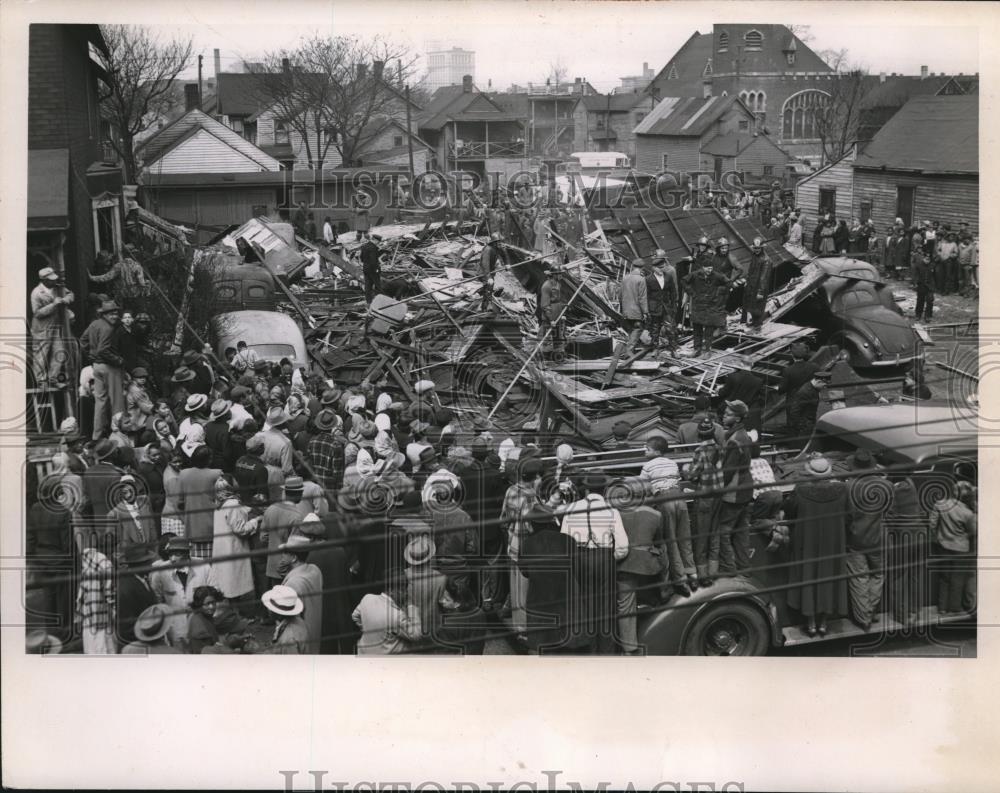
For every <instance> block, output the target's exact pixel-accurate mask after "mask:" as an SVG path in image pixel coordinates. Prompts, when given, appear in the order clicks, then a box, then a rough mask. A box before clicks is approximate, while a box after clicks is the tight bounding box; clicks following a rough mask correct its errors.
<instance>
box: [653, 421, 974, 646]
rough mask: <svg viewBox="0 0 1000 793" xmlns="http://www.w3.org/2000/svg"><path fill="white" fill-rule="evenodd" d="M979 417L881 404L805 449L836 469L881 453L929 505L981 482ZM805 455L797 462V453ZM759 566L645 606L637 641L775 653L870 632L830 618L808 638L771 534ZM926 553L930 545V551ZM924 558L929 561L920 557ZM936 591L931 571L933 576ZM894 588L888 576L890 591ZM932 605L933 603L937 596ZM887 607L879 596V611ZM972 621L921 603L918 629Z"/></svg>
mask: <svg viewBox="0 0 1000 793" xmlns="http://www.w3.org/2000/svg"><path fill="white" fill-rule="evenodd" d="M977 424H978V420H977V414H976V413H975V412H974V411H972V410H971V409H963V408H958V407H955V406H952V405H925V404H921V403H916V404H908V405H879V406H871V407H856V408H840V409H838V410H832V411H830V412H829V413H826V414H824V415H823V416H821V417H820V418H819V420H818V421H817V424H816V430H815V432H814V434H813V436H812V438H811V440H810V442H809V444H808V445H807V447H806V453H809V452H812V451H822V452H823V453H824V454H827V455H829V456H830V457H831V458H832V461H833V462H834V467H835V470H841V471H843V470H846V469H845V468H844V467H842V466H841V465H840V463H841V462H842V461H843V460H844V459H845V458H846V456H847V455H848V454H850V453H851V452H853V451H854V450H856V449H859V448H863V449H867V450H869V451H870V452H872V453H873V454H876V455H877V457H878V459H879V461H880V463H881V465H882V467H883V469H884V470H886V471H887V472H888V473H889V474H891V475H894V474H903V473H905V475H906V476H908V477H910V478H911V479H912V480H913V481H914V484H915V486H916V488H917V494H918V499H919V502H920V504H921V505H922V507H923V508H924V509H925V510H926V509H927V508H929V506H930V505H931V504H932V503H933V502H934V501H935V500H937V499H938V498H941V497H942V496H943V495H944V494H946V493H947V492H949V489H950V487H951V485H952V484H953V482H954V481H955V480H956V479H958V478H964V479H966V480H968V481H972V482H975V481H976V475H977V474H976V471H977V469H976V456H977V444H978V434H977ZM799 459H801V458H799ZM795 462H796V461H794V460H793V461H792V464H791V465H786V464H781V463H776V464H775V465H774V468H775V473H776V481H777V483H778V484H779V486H781V483H782V482H784V485H783V486H782V489H791V487H792V484H791V483H792V482H793V481H794V479H796V478H798V476H797V474H798V472H799V471H800V469H799V468H798V467H797V465H796V464H795ZM751 542H752V559H753V570H752V571H751V572H750V573H748V574H746V575H740V576H736V577H732V578H719V579H716V581H715V582H714V583H713V584H712V585H711V586H709V587H704V588H700V589H698V590H696V591H695V592H694V593H693V594H691V595H690V596H688V597H681V596H678V595H672V596H671V597H670V598H668V599H667V600H665V601H663V602H661V603H659V604H657V605H652V606H645V607H643V606H640V623H639V641H640V643H641V644H642V645H644V646H645V649H646V652H647V653H648V654H650V655H763V654H765V653H766V652H767V651H768V650H769V649H771V648H774V647H782V646H788V645H793V644H805V643H808V642H815V641H823V640H830V639H837V638H845V637H849V636H860V635H864V631H862V630H861V628H860V627H858V626H856V625H855V624H854V623H853V622H851V621H849V620H847V619H838V620H833V621H831V623H830V629H829V632H828V633H827V635H826V636H825V637H819V636H817V637H809V636H807V635H806V634H805V632H804V631H802V630H801V629H800V628H799V627H798V626H797V625H795V624H794V623H793V620H792V617H791V615H790V614H789V610H788V608H787V606H786V602H785V600H786V598H785V594H786V592H787V589H788V587H787V582H786V581H785V580H784V577H785V575H786V569H787V568H786V567H783V566H782V565H781V564H778V563H775V562H774V560H773V558H769V557H772V556H773V554H771V553H770V552H769V551H767V550H766V548H765V546H766V544H767V538H764V537H761V536H760V535H756V534H754V535H752V537H751ZM924 550H925V551H926V548H925V549H924ZM923 561H924V563H925V562H926V558H924V560H923ZM929 580H930V581H931V584H932V585H931V586H929V587H927V590H928V594H931V593H932V592H933V583H934V581H933V576H930V577H929ZM890 589H891V586H890V583H889V580H888V578H887V582H886V588H885V591H886V592H887V593H888V592H889V591H890ZM926 602H935V601H932V600H929V601H926ZM884 608H885V601H884V600H883V606H882V609H884ZM962 619H967V618H966V617H961V616H956V615H948V616H941V615H938V613H937V608H936V606H924V607H923V608H922V610H921V612H920V616H919V619H918V623H919V624H920V625H935V624H938V623H944V622H956V621H960V620H962ZM903 627H904V626H902V625H900V624H899V623H897V622H896V621H895V619H893V617H892V615H891V614H889V613H883V614H882V619H881V622H880V623H879V624H878V625H876V627H875V628H874V629H873V631H876V630H877V631H894V630H900V629H902V628H903Z"/></svg>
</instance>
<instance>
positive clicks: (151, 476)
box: [137, 443, 167, 528]
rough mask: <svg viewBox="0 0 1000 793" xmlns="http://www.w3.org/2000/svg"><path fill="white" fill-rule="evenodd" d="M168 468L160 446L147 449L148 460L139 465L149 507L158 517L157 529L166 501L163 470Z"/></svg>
mask: <svg viewBox="0 0 1000 793" xmlns="http://www.w3.org/2000/svg"><path fill="white" fill-rule="evenodd" d="M166 467H167V459H166V457H164V456H163V449H162V448H160V446H159V444H156V443H151V444H149V445H148V446H147V447H146V459H145V460H143V461H142V462H141V463H139V465H138V469H137V473H138V476H139V479H141V480H142V482H143V484H144V485H145V490H146V495H147V496H148V497H149V506H150V508H151V509H152V510H153V513H154V514H155V515H156V519H157V528H159V518H160V513H161V512H162V511H163V504H164V503H165V501H166V493H165V491H164V489H163V470H164V469H165V468H166Z"/></svg>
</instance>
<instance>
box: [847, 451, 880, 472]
mask: <svg viewBox="0 0 1000 793" xmlns="http://www.w3.org/2000/svg"><path fill="white" fill-rule="evenodd" d="M847 462H848V464H849V465H850V466H851V470H852V471H865V470H867V469H869V468H874V467H875V458H874V457H872V454H871V452H870V451H868V450H867V449H858V450H857V451H856V452H854V454H852V455H851V456H850V457H848V458H847Z"/></svg>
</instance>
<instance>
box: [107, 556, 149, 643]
mask: <svg viewBox="0 0 1000 793" xmlns="http://www.w3.org/2000/svg"><path fill="white" fill-rule="evenodd" d="M159 558H160V557H159V555H158V554H157V553H156V551H154V550H153V549H152V548H149V547H147V546H144V545H129V546H126V548H125V551H124V558H123V563H124V569H122V570H121V571H120V572H119V574H118V588H117V592H116V595H115V611H116V614H117V622H118V624H117V628H118V636H117V637H116V638H117V639H118V641H119V642H121V643H122V644H129V643H130V642H134V641H135V621H136V619H138V617H139V615H140V614H142V612H143V611H145V610H146V609H147V608H149V607H150V606H152V605H153V604H155V603H156V595H154V594H153V590H152V589H151V588H150V586H149V581H148V577H149V573H148V572H142V573H140V572H137V571H138V570H139V569H141V568H146V567H149V566H150V565H152V563H153V562H155V561H157V560H158V559H159Z"/></svg>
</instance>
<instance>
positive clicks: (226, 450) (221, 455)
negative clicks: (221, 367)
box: [204, 399, 236, 474]
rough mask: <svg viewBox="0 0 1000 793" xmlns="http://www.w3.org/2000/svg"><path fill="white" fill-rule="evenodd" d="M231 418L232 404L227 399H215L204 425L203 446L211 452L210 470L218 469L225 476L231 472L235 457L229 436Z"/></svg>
mask: <svg viewBox="0 0 1000 793" xmlns="http://www.w3.org/2000/svg"><path fill="white" fill-rule="evenodd" d="M231 416H232V402H230V401H229V400H227V399H216V400H215V401H214V402H213V403H212V412H211V414H210V415H209V420H208V421H207V422H206V423H205V425H204V426H205V445H206V446H207V447H208V448H209V449H211V450H212V464H211V467H212V468H218V469H219V470H221V471H225V472H226V473H227V474H229V473H232V472H233V466H234V465H235V464H236V455H235V454H234V453H233V452H234V449H233V442H232V438H231V436H230V434H229V419H230V417H231Z"/></svg>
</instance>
